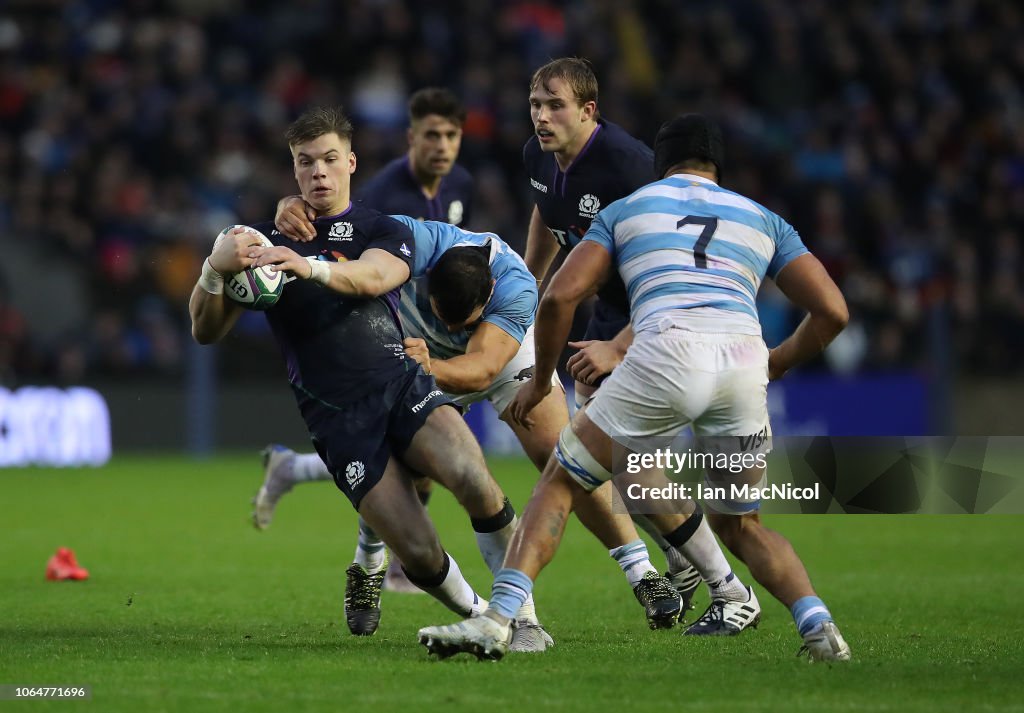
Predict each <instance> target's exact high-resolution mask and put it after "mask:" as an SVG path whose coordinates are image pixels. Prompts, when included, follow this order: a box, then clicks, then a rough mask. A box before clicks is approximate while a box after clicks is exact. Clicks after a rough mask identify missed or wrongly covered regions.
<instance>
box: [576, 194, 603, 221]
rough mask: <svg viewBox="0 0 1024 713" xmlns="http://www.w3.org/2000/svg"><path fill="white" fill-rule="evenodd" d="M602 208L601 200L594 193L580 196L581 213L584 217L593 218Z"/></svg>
mask: <svg viewBox="0 0 1024 713" xmlns="http://www.w3.org/2000/svg"><path fill="white" fill-rule="evenodd" d="M599 210H601V200H600V199H599V198H598V197H597V196H595V195H594V194H593V193H587V194H586V195H584V196H583V197H582V198H580V215H581V216H582V217H584V218H593V217H594V216H595V215H597V212H598V211H599Z"/></svg>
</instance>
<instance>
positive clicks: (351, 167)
mask: <svg viewBox="0 0 1024 713" xmlns="http://www.w3.org/2000/svg"><path fill="white" fill-rule="evenodd" d="M348 172H349V174H353V173H355V172H356V152H355V151H349V152H348Z"/></svg>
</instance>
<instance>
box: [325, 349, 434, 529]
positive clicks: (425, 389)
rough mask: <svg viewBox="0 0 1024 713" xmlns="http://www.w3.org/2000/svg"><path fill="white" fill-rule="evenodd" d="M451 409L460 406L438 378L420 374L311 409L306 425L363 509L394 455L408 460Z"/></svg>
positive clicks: (343, 485)
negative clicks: (420, 436)
mask: <svg viewBox="0 0 1024 713" xmlns="http://www.w3.org/2000/svg"><path fill="white" fill-rule="evenodd" d="M446 404H447V405H452V406H453V405H454V404H452V401H451V399H449V398H448V397H447V396H445V394H444V392H442V391H441V390H440V389H439V388H438V387H437V383H436V382H435V381H434V378H433V377H432V376H428V375H427V374H425V373H424V372H423V370H422V369H416V370H415V371H410V372H409V373H408V374H403V375H402V377H401V378H399V379H395V380H394V381H391V382H388V383H387V384H385V385H384V386H383V387H382V390H381V391H376V392H374V393H371V394H368V395H367V396H364V397H363V398H361V399H358V400H356V401H353V402H351V403H347V404H344V405H343V407H342V405H338V406H331V405H328V404H321V405H319V406H316V407H314V408H311V409H310V410H309V412H307V414H306V425H307V426H308V427H309V433H310V436H311V438H312V441H313V447H314V448H316V452H317V453H318V454H320V458H322V459H323V461H324V463H326V464H327V469H328V470H329V471H330V473H331V475H332V476H334V483H335V485H337V486H338V489H339V490H341V492H343V493H345V495H346V496H347V497H348V499H349V500H350V501H351V502H352V506H353V507H354V508H356V509H357V510H358V509H359V503H360V502H361V501H362V499H363V497H364V496H365V495H366V494H367V493H368V492H370V490H371V489H372V488H373V486H375V485H376V484H377V483H379V482H380V479H381V477H382V476H383V475H384V468H386V467H387V464H388V460H390V458H391V456H393V455H394V456H401V455H403V454H404V453H405V451H406V449H407V448H408V447H409V443H410V442H412V438H413V436H415V435H416V432H417V431H419V430H420V428H422V427H423V424H424V422H425V421H426V420H427V416H429V415H430V412H431V411H433V410H434V409H436V408H437V407H439V406H444V405H446Z"/></svg>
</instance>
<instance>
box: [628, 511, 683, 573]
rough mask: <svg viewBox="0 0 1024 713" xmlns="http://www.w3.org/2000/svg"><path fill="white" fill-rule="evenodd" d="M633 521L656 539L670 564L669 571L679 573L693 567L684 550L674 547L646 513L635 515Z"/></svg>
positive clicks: (655, 542) (655, 541)
mask: <svg viewBox="0 0 1024 713" xmlns="http://www.w3.org/2000/svg"><path fill="white" fill-rule="evenodd" d="M632 517H633V522H635V523H636V524H637V525H639V526H640V527H641V528H642V529H643V531H644V532H646V533H647V536H648V537H650V538H651V539H652V540H654V544H656V545H657V546H658V548H659V549H660V550H661V551H662V553H663V554H664V555H665V562H666V563H667V564H668V573H669V574H677V573H678V572H682V571H683V570H684V569H687V568H688V567H691V566H692V565H691V564H690V561H689V560H688V559H686V557H685V556H684V555H683V553H682V552H680V551H679V550H677V549H676V548H675V547H673V546H672V545H671V544H670V543H669V541H668V540H666V539H665V538H664V537H662V534H661V533H660V532H658V528H657V527H656V526H655V525H654V523H653V522H651V521H650V520H649V519H648V518H647V517H646V516H645V515H633V516H632Z"/></svg>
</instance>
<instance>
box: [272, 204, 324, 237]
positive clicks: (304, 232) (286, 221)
mask: <svg viewBox="0 0 1024 713" xmlns="http://www.w3.org/2000/svg"><path fill="white" fill-rule="evenodd" d="M315 218H316V211H314V210H313V208H312V206H310V205H308V204H307V203H306V201H304V200H303V199H302V196H285V197H284V198H282V199H281V200H279V201H278V202H277V211H276V213H275V215H274V227H276V228H277V229H278V230H280V231H281V234H282V235H284V236H285V237H287V238H291V239H292V240H299V241H308V240H312V239H313V238H315V237H316V228H315V227H314V226H313V220H314V219H315Z"/></svg>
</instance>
